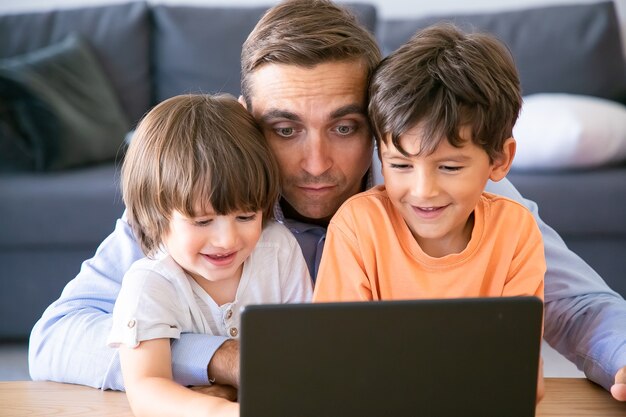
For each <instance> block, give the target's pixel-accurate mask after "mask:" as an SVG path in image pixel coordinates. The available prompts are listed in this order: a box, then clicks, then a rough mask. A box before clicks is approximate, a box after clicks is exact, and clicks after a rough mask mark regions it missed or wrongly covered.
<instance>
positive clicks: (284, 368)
mask: <svg viewBox="0 0 626 417" xmlns="http://www.w3.org/2000/svg"><path fill="white" fill-rule="evenodd" d="M542 315H543V304H542V302H541V300H539V299H538V298H535V297H505V298H465V299H437V300H411V301H377V302H350V303H320V304H281V305H252V306H248V307H246V308H245V309H244V310H243V312H242V316H241V340H240V343H241V364H240V366H241V369H240V371H241V379H240V390H239V402H240V407H241V416H242V417H283V416H284V417H287V416H289V417H308V416H311V417H335V416H336V417H370V416H371V417H386V416H391V417H400V416H428V417H461V416H477V417H489V416H494V417H532V416H534V415H535V394H536V383H537V370H538V363H539V362H538V361H539V348H540V343H541V328H542Z"/></svg>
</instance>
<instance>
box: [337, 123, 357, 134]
mask: <svg viewBox="0 0 626 417" xmlns="http://www.w3.org/2000/svg"><path fill="white" fill-rule="evenodd" d="M355 130H356V127H355V126H352V125H339V126H337V127H336V128H335V131H336V132H337V133H339V134H340V135H342V136H347V135H350V134H351V133H353V132H354V131H355Z"/></svg>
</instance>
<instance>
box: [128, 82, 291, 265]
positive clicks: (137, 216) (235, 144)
mask: <svg viewBox="0 0 626 417" xmlns="http://www.w3.org/2000/svg"><path fill="white" fill-rule="evenodd" d="M278 193H279V172H278V166H277V164H276V162H275V160H274V156H273V154H272V152H271V150H270V148H269V145H268V144H267V142H266V140H265V137H264V136H263V134H262V132H261V130H260V128H259V127H258V125H257V124H256V122H255V121H254V119H253V118H252V116H251V115H250V114H249V113H248V112H247V111H246V110H245V109H244V108H243V106H242V105H241V104H240V103H239V102H237V101H236V100H235V98H234V97H232V96H227V95H220V96H209V95H204V94H197V95H181V96H176V97H172V98H170V99H168V100H165V101H164V102H162V103H160V104H159V105H157V106H156V107H155V108H154V109H152V110H151V111H150V112H149V113H148V114H147V115H146V116H145V117H144V118H143V120H142V121H141V122H140V123H139V125H138V127H137V130H136V132H135V134H134V136H133V139H132V142H131V144H130V147H129V149H128V152H127V154H126V157H125V159H124V163H123V166H122V194H123V198H124V203H125V204H126V208H127V213H128V220H129V223H130V225H131V227H132V229H133V231H134V233H135V234H136V236H137V237H138V240H139V243H140V244H141V247H142V249H143V251H144V252H145V253H146V254H147V255H151V254H153V253H154V252H155V251H156V250H157V249H158V248H159V245H160V244H161V241H162V237H163V235H164V234H165V233H166V232H167V230H168V227H169V221H170V219H171V217H172V213H173V211H174V210H177V211H179V212H181V213H182V214H183V215H185V216H188V217H194V216H198V215H202V214H204V213H203V212H202V211H203V210H204V207H203V203H205V202H208V203H210V204H211V206H212V207H213V210H214V211H215V213H216V214H219V215H223V214H229V213H232V212H234V211H237V210H241V211H245V212H248V211H249V212H254V211H258V210H261V211H262V212H263V220H264V221H266V220H267V219H269V218H271V217H272V215H273V205H274V203H275V202H276V200H277V198H278Z"/></svg>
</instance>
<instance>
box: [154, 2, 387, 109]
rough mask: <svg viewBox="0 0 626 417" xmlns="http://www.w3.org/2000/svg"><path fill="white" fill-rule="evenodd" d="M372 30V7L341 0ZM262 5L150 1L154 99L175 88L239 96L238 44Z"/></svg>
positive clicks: (176, 91) (174, 92) (176, 90)
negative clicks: (151, 5) (152, 5)
mask: <svg viewBox="0 0 626 417" xmlns="http://www.w3.org/2000/svg"><path fill="white" fill-rule="evenodd" d="M347 6H348V7H349V8H351V9H352V10H353V12H354V14H355V15H356V16H357V18H358V19H359V21H360V22H362V23H363V25H365V26H366V27H367V28H368V29H369V30H371V31H372V32H373V31H374V29H375V25H376V8H375V7H374V6H372V5H366V4H358V3H352V4H347ZM266 10H267V7H186V6H168V5H155V6H154V9H153V17H154V64H155V66H154V83H155V84H154V89H155V99H156V101H157V102H160V101H163V100H165V99H167V98H169V97H172V96H174V95H177V94H181V93H189V92H191V93H195V92H205V93H217V92H224V93H230V94H233V95H234V96H239V93H240V78H241V76H240V69H241V46H242V44H243V42H244V41H245V40H246V38H247V36H248V34H249V33H250V31H251V30H252V28H254V25H256V23H257V21H258V20H259V18H260V17H261V16H262V15H263V13H265V11H266Z"/></svg>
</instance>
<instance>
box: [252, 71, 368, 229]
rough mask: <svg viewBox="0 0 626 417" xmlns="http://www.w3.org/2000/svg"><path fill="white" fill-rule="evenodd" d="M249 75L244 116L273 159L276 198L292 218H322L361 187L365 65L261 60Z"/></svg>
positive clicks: (364, 168)
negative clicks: (278, 195) (282, 201)
mask: <svg viewBox="0 0 626 417" xmlns="http://www.w3.org/2000/svg"><path fill="white" fill-rule="evenodd" d="M250 79H251V86H252V88H251V93H250V96H251V97H250V101H251V104H252V109H251V110H252V114H253V115H254V117H255V118H256V119H257V121H258V122H259V123H260V124H261V127H262V128H263V132H264V134H265V137H266V138H267V139H268V141H269V144H270V146H271V148H272V150H273V152H274V155H276V158H277V160H278V164H279V166H280V173H281V186H282V190H281V192H282V196H283V198H284V199H285V200H286V202H287V203H288V204H289V205H290V206H291V208H293V209H294V210H295V211H296V212H297V214H298V215H299V216H297V217H300V218H304V219H306V220H311V221H314V222H322V223H323V222H327V221H328V220H329V219H330V217H332V215H333V214H334V213H335V211H337V209H338V208H339V206H340V205H341V204H342V203H343V202H344V201H345V200H346V199H347V198H348V197H350V196H352V195H354V194H356V193H357V192H359V191H361V187H362V181H363V177H364V176H365V173H366V172H367V170H368V168H369V166H370V164H371V161H372V149H373V141H372V138H371V134H370V130H369V125H368V122H367V116H366V102H365V92H366V88H367V85H366V84H367V76H366V69H365V65H364V64H362V63H361V61H341V62H330V63H324V64H319V65H317V66H315V67H312V68H304V67H298V66H295V65H283V64H265V65H263V66H261V67H260V68H258V69H256V70H255V71H254V72H253V73H252V74H251V77H250Z"/></svg>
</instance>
